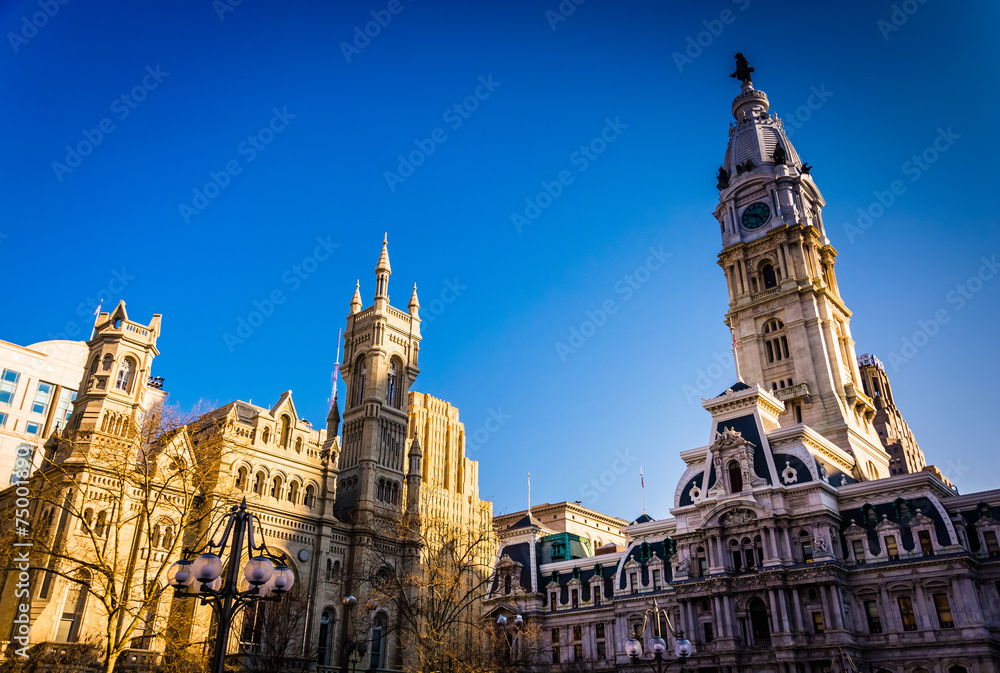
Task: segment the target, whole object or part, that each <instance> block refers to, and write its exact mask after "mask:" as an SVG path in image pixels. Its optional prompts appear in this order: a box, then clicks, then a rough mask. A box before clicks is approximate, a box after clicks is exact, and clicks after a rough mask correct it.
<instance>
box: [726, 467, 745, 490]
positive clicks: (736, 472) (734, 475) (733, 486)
mask: <svg viewBox="0 0 1000 673" xmlns="http://www.w3.org/2000/svg"><path fill="white" fill-rule="evenodd" d="M726 472H727V473H728V474H729V491H730V492H731V493H739V492H740V491H742V490H743V472H742V470H741V469H740V464H739V463H738V462H736V461H735V460H731V461H729V465H727V466H726Z"/></svg>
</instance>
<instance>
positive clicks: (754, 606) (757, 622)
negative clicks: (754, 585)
mask: <svg viewBox="0 0 1000 673" xmlns="http://www.w3.org/2000/svg"><path fill="white" fill-rule="evenodd" d="M747 611H748V612H749V613H750V631H751V632H752V633H753V639H754V642H755V643H762V642H768V641H770V640H771V624H770V621H769V620H768V617H767V606H766V605H764V601H762V600H761V599H759V598H752V599H750V603H748V604H747Z"/></svg>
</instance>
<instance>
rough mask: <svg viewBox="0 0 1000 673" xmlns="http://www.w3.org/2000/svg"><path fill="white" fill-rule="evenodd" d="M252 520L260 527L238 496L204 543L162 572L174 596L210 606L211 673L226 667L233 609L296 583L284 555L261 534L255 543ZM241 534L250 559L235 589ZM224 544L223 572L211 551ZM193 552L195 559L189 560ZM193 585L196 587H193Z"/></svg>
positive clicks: (274, 596) (276, 598)
mask: <svg viewBox="0 0 1000 673" xmlns="http://www.w3.org/2000/svg"><path fill="white" fill-rule="evenodd" d="M255 520H256V521H257V526H258V527H260V520H259V519H257V516H256V515H255V514H252V513H251V512H249V511H247V499H246V498H243V502H241V503H240V504H239V505H234V506H233V508H232V510H231V511H230V512H229V513H228V514H226V516H225V517H224V518H223V519H222V521H220V522H219V524H218V526H216V529H215V531H214V533H213V535H212V536H211V537H210V538H209V540H208V544H206V545H205V547H203V548H202V549H200V550H197V551H192V550H190V549H186V548H185V549H184V551H183V558H182V559H181V560H179V561H177V562H176V563H174V564H173V565H172V566H170V569H169V570H168V572H167V581H168V582H169V584H170V586H172V587H173V588H174V596H176V597H180V598H200V599H201V604H202V605H211V606H212V609H213V610H214V611H215V615H216V618H217V622H218V630H217V632H216V636H215V649H214V652H213V654H212V664H211V668H210V669H209V671H210V673H223V671H224V669H225V664H226V644H227V643H228V642H229V629H230V627H231V626H232V621H233V617H235V615H236V612H237V611H238V610H239V609H240V608H241V607H244V606H249V605H254V604H256V603H257V602H258V601H279V600H281V595H282V594H284V593H286V592H287V591H289V590H290V589H291V588H292V584H293V583H294V582H295V575H294V573H292V570H291V568H289V567H288V566H287V565H285V556H284V554H282V555H280V556H275V555H274V554H272V553H271V552H270V551H269V550H268V549H267V545H266V544H265V543H264V540H263V538H262V539H261V541H260V544H257V541H256V540H255V539H254V521H255ZM223 523H224V524H225V529H224V530H223V531H222V534H221V536H219V538H218V542H216V541H215V540H216V538H215V533H218V532H219V529H220V528H222V524H223ZM244 537H245V538H246V542H247V550H248V552H249V555H250V556H251V558H250V560H249V561H247V564H246V566H245V567H244V568H243V577H244V578H246V581H247V582H248V583H249V584H250V588H249V589H247V590H246V591H240V590H239V589H238V579H237V575H238V574H239V569H240V561H241V560H242V556H243V541H244ZM227 544H229V545H230V547H229V561H228V567H227V569H226V573H225V576H223V573H222V563H223V562H222V558H221V557H220V556H219V555H218V554H217V553H215V551H213V550H217V551H219V552H221V551H222V550H223V549H224V548H225V546H226V545H227ZM195 555H197V558H194V557H195ZM192 559H193V560H192ZM192 587H195V589H194V590H193V591H192V590H191V588H192Z"/></svg>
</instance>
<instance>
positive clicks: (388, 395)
mask: <svg viewBox="0 0 1000 673" xmlns="http://www.w3.org/2000/svg"><path fill="white" fill-rule="evenodd" d="M385 403H386V404H387V405H389V406H390V407H393V408H394V409H398V408H399V404H398V402H397V400H396V359H395V358H392V359H390V360H389V373H388V375H387V377H386V382H385Z"/></svg>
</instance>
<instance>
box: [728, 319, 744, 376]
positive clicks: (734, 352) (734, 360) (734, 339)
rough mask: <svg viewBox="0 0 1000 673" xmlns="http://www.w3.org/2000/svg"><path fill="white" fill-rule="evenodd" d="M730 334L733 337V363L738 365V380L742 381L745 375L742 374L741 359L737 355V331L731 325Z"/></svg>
mask: <svg viewBox="0 0 1000 673" xmlns="http://www.w3.org/2000/svg"><path fill="white" fill-rule="evenodd" d="M729 334H730V336H732V337H733V364H734V366H735V367H736V380H737V381H742V380H743V377H742V376H740V359H739V357H737V355H736V331H735V330H734V329H733V328H732V327H730V328H729Z"/></svg>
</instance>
